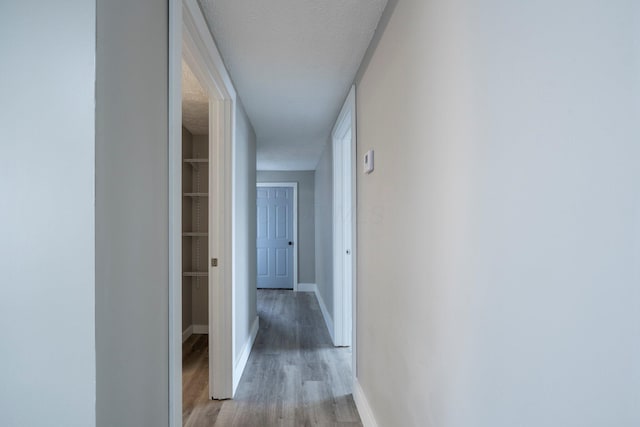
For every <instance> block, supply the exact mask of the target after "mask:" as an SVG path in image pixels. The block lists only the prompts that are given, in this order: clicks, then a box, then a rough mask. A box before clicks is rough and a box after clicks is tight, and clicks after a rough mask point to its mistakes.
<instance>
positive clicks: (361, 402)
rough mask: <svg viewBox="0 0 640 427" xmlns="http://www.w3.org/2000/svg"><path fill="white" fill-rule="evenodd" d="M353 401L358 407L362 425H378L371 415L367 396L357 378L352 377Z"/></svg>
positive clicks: (368, 426) (373, 426) (369, 426)
mask: <svg viewBox="0 0 640 427" xmlns="http://www.w3.org/2000/svg"><path fill="white" fill-rule="evenodd" d="M353 401H354V402H355V404H356V408H358V413H359V414H360V419H361V420H362V425H363V426H364V427H378V423H377V422H376V419H375V417H374V416H373V411H372V410H371V406H370V405H369V401H368V400H367V396H365V394H364V391H363V390H362V387H361V386H360V382H359V381H358V379H357V378H354V379H353Z"/></svg>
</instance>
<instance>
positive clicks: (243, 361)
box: [233, 316, 260, 395]
mask: <svg viewBox="0 0 640 427" xmlns="http://www.w3.org/2000/svg"><path fill="white" fill-rule="evenodd" d="M259 328H260V318H259V317H258V316H256V319H255V320H254V321H253V325H251V332H250V333H249V337H248V338H247V342H245V344H244V347H242V353H240V356H239V357H238V360H237V362H236V364H235V367H234V368H233V394H234V395H235V394H236V389H237V388H238V384H239V383H240V378H242V373H243V372H244V368H245V367H246V366H247V361H248V360H249V355H250V354H251V349H252V348H253V343H254V342H255V341H256V336H257V335H258V329H259Z"/></svg>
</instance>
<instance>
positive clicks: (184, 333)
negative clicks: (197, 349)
mask: <svg viewBox="0 0 640 427" xmlns="http://www.w3.org/2000/svg"><path fill="white" fill-rule="evenodd" d="M191 335H193V325H190V326H189V327H188V328H187V329H185V330H184V331H182V342H183V343H184V342H185V341H186V340H188V339H189V337H190V336H191Z"/></svg>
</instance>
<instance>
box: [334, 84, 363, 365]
mask: <svg viewBox="0 0 640 427" xmlns="http://www.w3.org/2000/svg"><path fill="white" fill-rule="evenodd" d="M355 121H356V95H355V86H353V87H351V90H350V91H349V94H348V96H347V99H346V100H345V102H344V105H343V106H342V110H341V111H340V114H339V115H338V118H337V120H336V123H335V125H334V127H333V131H332V132H331V139H332V143H333V286H334V291H333V307H334V309H333V324H334V344H335V345H336V346H352V347H353V349H352V353H353V365H352V368H353V372H354V376H355V372H356V364H355V361H356V345H355V344H356V339H355V334H356V327H355V313H356V276H355V274H356V259H357V248H356V222H355V220H356V185H355V184H356V170H357V168H356V162H355V160H356V124H355ZM349 132H350V133H351V140H350V147H351V150H350V151H351V162H350V166H351V167H350V169H351V170H350V175H351V176H350V178H351V186H350V187H351V206H348V207H346V209H349V211H347V213H350V215H347V216H348V217H350V219H351V221H349V222H348V223H343V218H344V214H343V211H342V209H343V208H345V207H344V206H342V200H343V197H344V194H343V189H344V187H343V185H342V178H341V172H342V166H343V162H344V159H343V157H344V156H343V155H342V153H343V151H342V144H343V143H344V139H345V138H346V136H347V135H348V133H349ZM345 225H346V228H347V230H344V226H345ZM345 231H346V232H350V234H351V247H347V246H345V242H344V239H343V235H344V234H343V233H344V232H345ZM347 250H349V251H350V252H351V254H350V256H349V257H347V258H345V253H346V251H347ZM345 262H350V263H351V272H352V278H351V284H348V283H346V284H345V282H344V281H343V277H344V268H345V266H344V263H345Z"/></svg>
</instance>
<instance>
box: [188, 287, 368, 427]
mask: <svg viewBox="0 0 640 427" xmlns="http://www.w3.org/2000/svg"><path fill="white" fill-rule="evenodd" d="M258 315H259V316H260V330H259V332H258V336H257V338H256V342H255V344H254V347H253V351H252V353H251V356H250V358H249V362H248V364H247V368H246V369H245V372H244V375H243V377H242V379H241V381H240V385H239V386H238V390H237V392H236V397H235V399H233V400H227V401H211V400H208V399H207V386H208V385H207V357H208V356H207V345H206V343H207V341H206V336H203V335H199V336H192V337H191V338H190V339H189V340H187V341H186V342H185V344H184V345H183V358H184V359H183V360H184V361H183V388H184V393H183V394H184V402H183V408H184V409H183V422H184V426H185V427H195V426H198V427H200V426H208V427H209V426H223V427H227V426H242V427H253V426H261V427H262V426H296V427H298V426H313V425H331V426H361V425H362V424H361V422H360V417H359V416H358V412H357V410H356V407H355V404H354V403H353V398H352V396H351V350H350V349H348V348H335V347H333V345H332V343H331V338H330V336H329V333H328V331H327V328H326V326H325V324H324V321H323V319H322V314H321V312H320V307H319V305H318V302H317V300H316V297H315V295H314V294H313V293H307V292H298V293H295V292H292V291H283V290H258Z"/></svg>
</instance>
